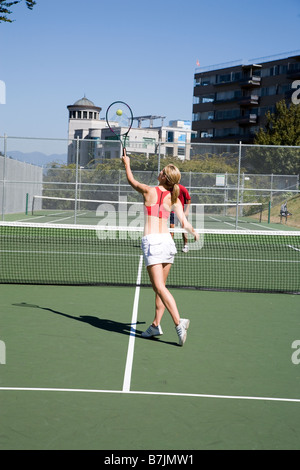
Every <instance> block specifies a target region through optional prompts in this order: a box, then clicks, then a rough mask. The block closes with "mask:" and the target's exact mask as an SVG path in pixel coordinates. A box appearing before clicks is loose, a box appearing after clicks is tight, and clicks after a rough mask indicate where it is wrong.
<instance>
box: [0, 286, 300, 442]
mask: <svg viewBox="0 0 300 470" xmlns="http://www.w3.org/2000/svg"><path fill="white" fill-rule="evenodd" d="M0 290H1V301H0V302H1V340H2V341H3V342H4V343H5V346H6V361H5V364H1V365H0V373H1V389H0V396H1V408H0V415H1V419H0V436H1V437H0V448H1V449H105V450H108V449H112V450H113V449H116V450H118V449H123V450H124V449H131V450H132V449H134V450H143V449H146V450H151V449H156V450H159V449H166V450H168V449H173V450H179V449H181V450H183V449H185V450H197V449H298V448H299V439H300V431H299V426H298V424H299V418H300V395H299V377H300V376H299V373H300V372H299V371H300V369H299V367H300V365H296V364H294V363H293V361H292V354H293V352H295V351H294V350H293V349H292V343H293V342H294V341H295V340H297V339H299V338H298V336H299V335H298V333H297V332H298V325H299V296H296V295H281V294H248V293H231V292H208V291H203V292H200V291H195V290H191V291H187V290H173V293H174V295H175V297H176V300H177V303H178V306H179V308H180V311H181V312H183V313H184V314H185V315H188V316H189V318H190V319H191V326H190V329H189V334H188V339H187V342H186V344H185V346H184V347H183V348H180V347H178V346H177V335H176V333H175V330H174V327H173V325H172V322H171V319H170V317H169V316H168V315H167V314H166V315H165V317H164V319H163V324H162V326H163V330H164V335H163V336H162V337H161V339H157V340H145V339H142V338H141V337H140V334H141V331H143V329H145V327H146V326H148V323H149V322H150V321H152V316H153V292H152V290H151V289H148V288H142V289H141V290H140V291H138V290H137V289H136V288H124V287H123V288H122V287H86V286H82V287H75V286H68V287H65V286H61V287H58V286H25V285H23V286H21V285H1V287H0ZM138 294H139V295H138ZM137 297H138V298H137ZM134 314H136V318H134ZM132 323H133V325H131V324H132ZM131 328H132V330H131Z"/></svg>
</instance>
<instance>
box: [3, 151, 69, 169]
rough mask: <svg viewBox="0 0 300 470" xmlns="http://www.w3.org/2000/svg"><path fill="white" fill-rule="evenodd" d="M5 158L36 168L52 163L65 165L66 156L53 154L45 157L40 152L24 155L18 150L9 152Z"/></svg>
mask: <svg viewBox="0 0 300 470" xmlns="http://www.w3.org/2000/svg"><path fill="white" fill-rule="evenodd" d="M7 156H8V157H10V158H13V159H14V160H18V161H20V162H26V163H31V164H32V165H37V166H46V165H48V163H52V162H57V163H63V164H67V154H56V153H53V154H52V155H46V154H44V153H42V152H31V153H24V152H20V151H19V150H10V151H8V152H7Z"/></svg>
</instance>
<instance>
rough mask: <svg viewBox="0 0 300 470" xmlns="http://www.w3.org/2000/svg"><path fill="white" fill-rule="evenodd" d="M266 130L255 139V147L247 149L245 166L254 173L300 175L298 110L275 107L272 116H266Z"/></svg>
mask: <svg viewBox="0 0 300 470" xmlns="http://www.w3.org/2000/svg"><path fill="white" fill-rule="evenodd" d="M266 118H267V123H266V126H265V129H262V128H260V130H259V131H258V133H257V134H256V137H255V139H254V144H256V145H258V147H252V148H250V149H247V151H246V155H245V160H244V163H245V164H246V166H247V168H248V169H249V170H251V171H253V172H255V173H268V174H271V173H276V174H282V175H292V174H296V175H297V174H300V149H299V148H298V149H297V148H294V147H295V146H300V106H299V105H295V104H291V105H290V106H287V104H286V102H285V101H284V100H282V101H279V102H278V103H277V104H276V109H275V112H274V113H270V112H268V113H267V114H266Z"/></svg>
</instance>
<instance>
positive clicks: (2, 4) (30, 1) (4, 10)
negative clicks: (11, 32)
mask: <svg viewBox="0 0 300 470" xmlns="http://www.w3.org/2000/svg"><path fill="white" fill-rule="evenodd" d="M21 1H22V0H15V1H14V2H6V1H4V0H0V23H1V22H6V23H12V22H13V21H14V20H11V19H10V18H9V17H8V15H11V13H12V12H11V10H10V7H12V6H13V5H16V4H17V3H21ZM25 1H26V5H27V8H29V10H32V9H33V7H34V5H35V4H36V2H35V1H34V0H25Z"/></svg>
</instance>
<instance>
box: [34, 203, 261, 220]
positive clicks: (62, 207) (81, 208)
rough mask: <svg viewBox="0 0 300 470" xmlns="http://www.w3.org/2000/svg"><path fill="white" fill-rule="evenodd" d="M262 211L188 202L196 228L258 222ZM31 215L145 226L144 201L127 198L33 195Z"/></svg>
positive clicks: (244, 206)
mask: <svg viewBox="0 0 300 470" xmlns="http://www.w3.org/2000/svg"><path fill="white" fill-rule="evenodd" d="M186 208H187V206H186V207H185V209H186ZM262 211H263V204H262V203H258V202H250V203H246V202H245V203H242V202H240V203H238V204H237V203H236V202H225V203H204V204H193V203H192V204H190V205H189V220H190V221H191V223H192V224H193V225H194V226H195V227H197V228H201V227H202V225H203V223H204V222H205V224H211V223H215V222H219V223H227V224H229V225H231V224H232V223H233V222H234V221H235V220H236V219H238V223H239V224H241V223H257V222H261V220H262ZM31 215H32V216H35V217H36V218H37V220H40V219H41V218H42V217H44V218H46V219H47V220H49V221H51V219H53V220H54V221H55V222H58V223H60V222H59V220H61V221H63V220H66V221H67V223H72V221H73V220H80V223H84V224H86V223H87V224H89V223H93V221H95V220H97V222H98V221H99V222H101V221H102V224H103V222H104V224H105V225H115V226H117V225H118V226H119V227H124V226H127V225H130V226H135V227H139V226H143V225H144V204H143V202H141V201H128V200H127V198H126V197H124V198H123V199H122V198H121V199H120V200H118V201H113V200H103V201H101V200H96V199H72V198H63V197H55V196H33V198H32V208H31ZM201 224H202V225H201ZM200 225H201V227H200Z"/></svg>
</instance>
